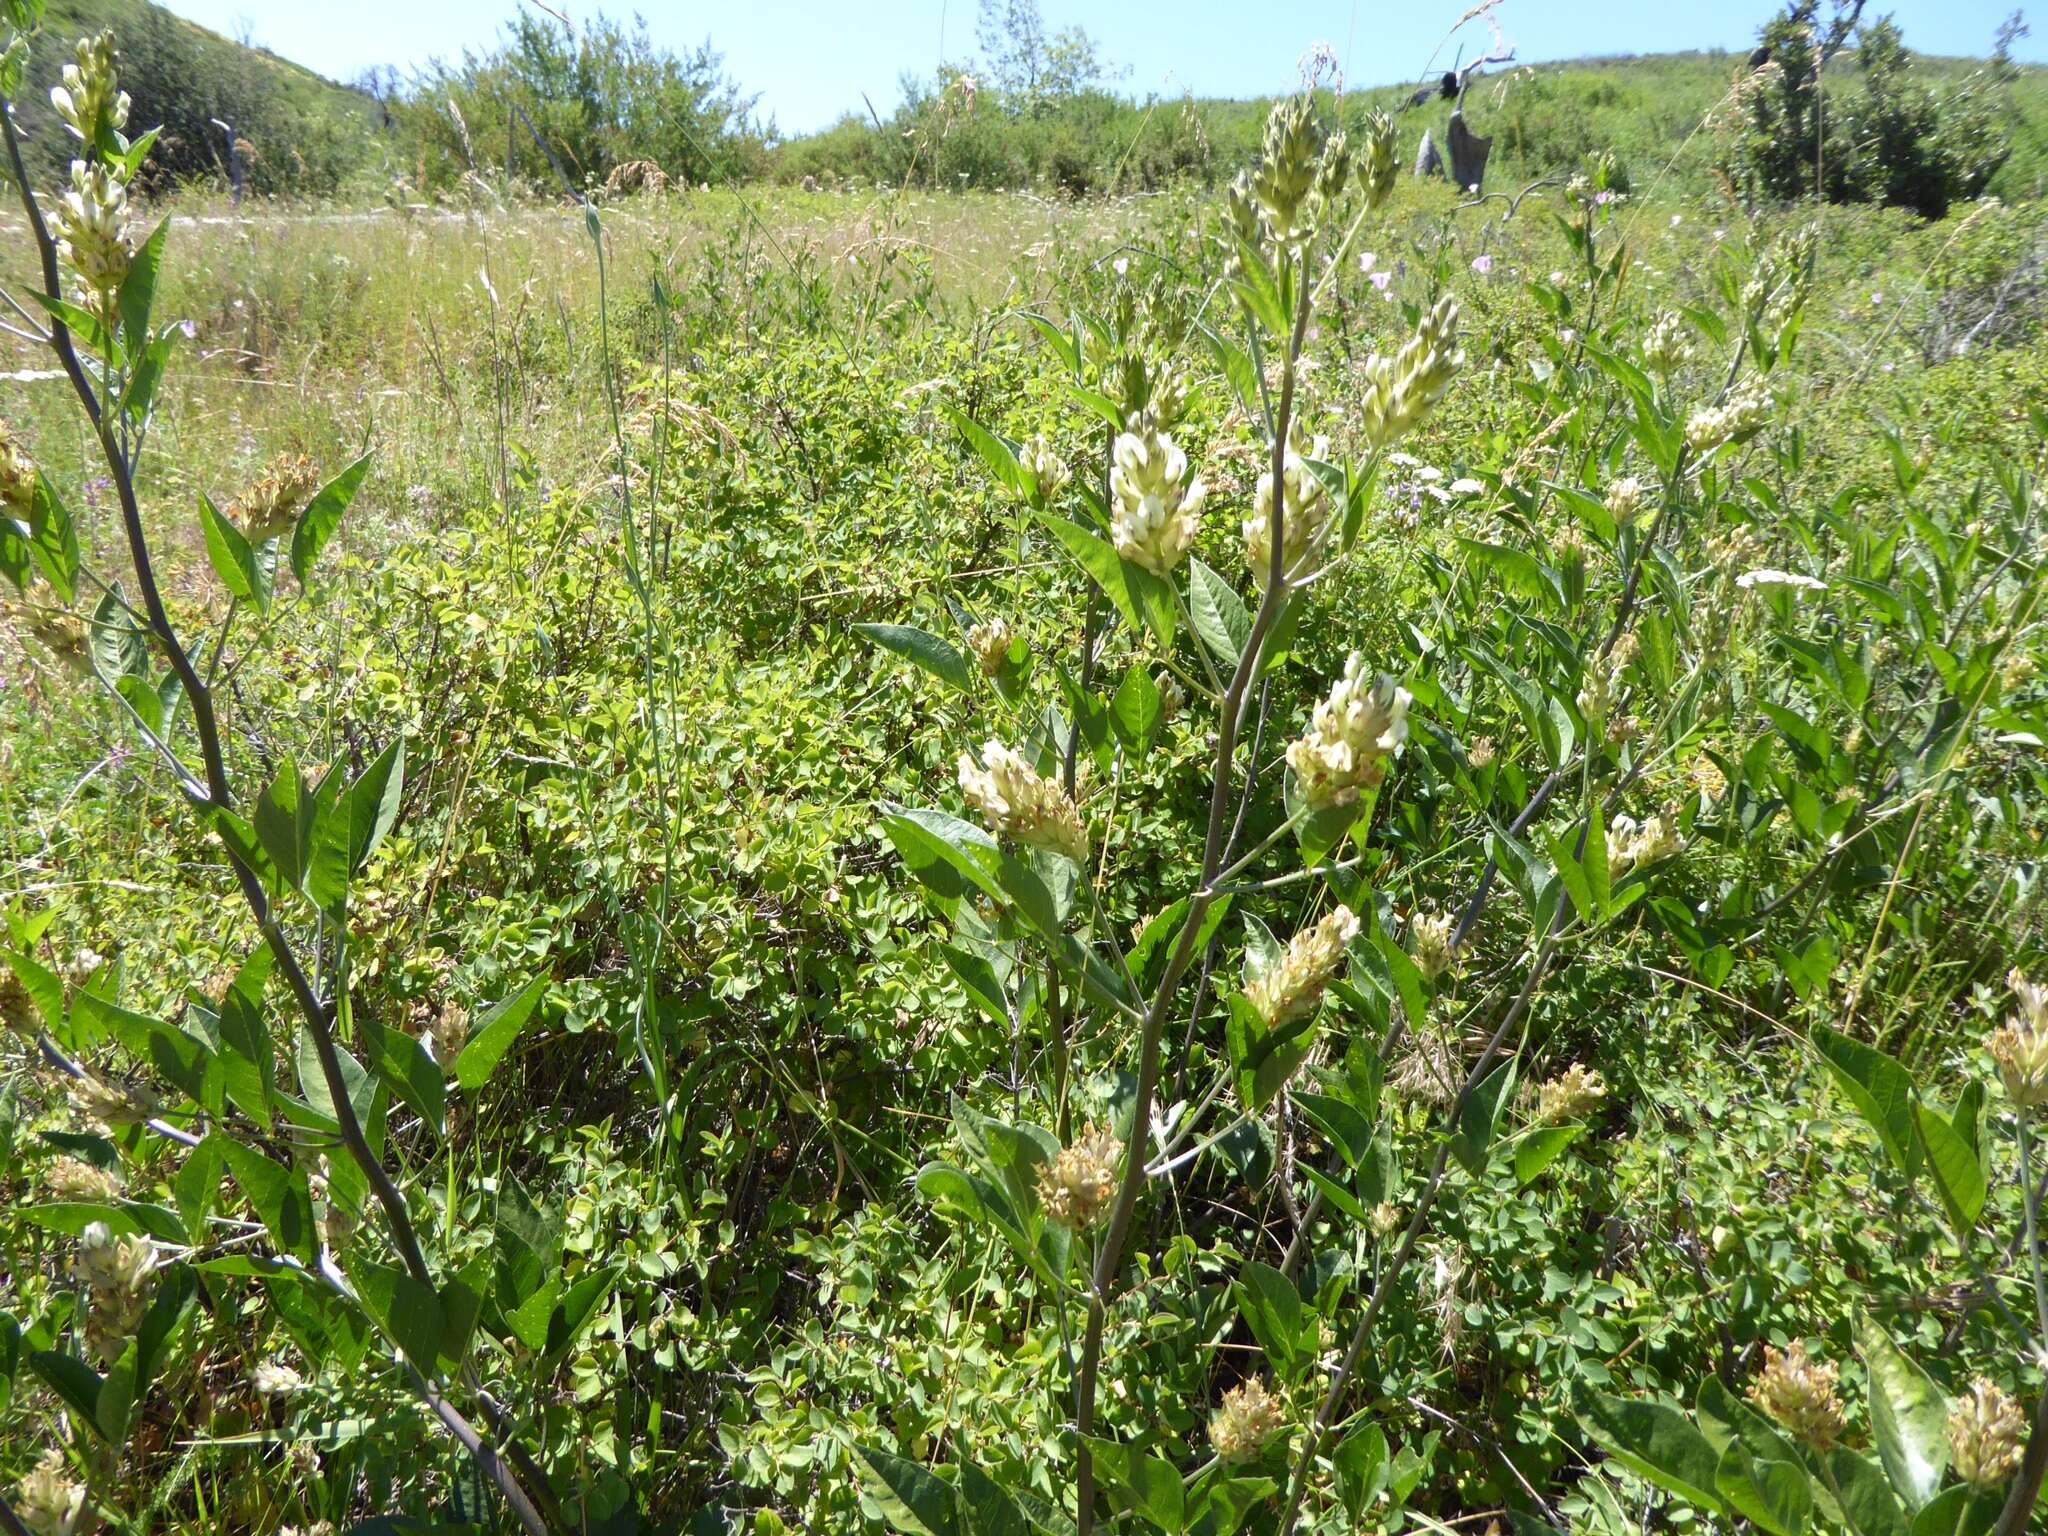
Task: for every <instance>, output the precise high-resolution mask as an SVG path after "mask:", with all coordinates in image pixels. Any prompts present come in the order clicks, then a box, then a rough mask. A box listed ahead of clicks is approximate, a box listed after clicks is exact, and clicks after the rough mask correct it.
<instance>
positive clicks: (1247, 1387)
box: [1209, 1376, 1287, 1465]
mask: <svg viewBox="0 0 2048 1536" xmlns="http://www.w3.org/2000/svg"><path fill="white" fill-rule="evenodd" d="M1286 1428H1287V1406H1286V1404H1285V1403H1283V1402H1282V1401H1281V1400H1280V1399H1279V1398H1278V1397H1276V1396H1275V1395H1274V1394H1273V1393H1272V1392H1271V1391H1269V1390H1268V1389H1267V1387H1266V1384H1265V1382H1263V1381H1261V1380H1260V1379H1259V1378H1258V1377H1256V1376H1253V1377H1251V1378H1249V1379H1247V1380H1245V1381H1243V1382H1241V1383H1239V1384H1238V1385H1237V1386H1234V1387H1232V1388H1231V1389H1230V1390H1229V1391H1228V1392H1226V1393H1224V1394H1223V1405H1222V1406H1221V1407H1220V1408H1218V1409H1217V1410H1216V1412H1215V1413H1214V1414H1212V1415H1211V1416H1210V1418H1209V1446H1210V1448H1211V1449H1212V1450H1214V1451H1215V1452H1216V1459H1217V1460H1219V1461H1221V1462H1223V1463H1224V1464H1225V1465H1237V1464H1240V1463H1243V1462H1247V1461H1253V1460H1256V1459H1257V1458H1258V1456H1259V1453H1260V1452H1262V1451H1264V1450H1265V1448H1266V1447H1267V1446H1268V1445H1270V1444H1271V1443H1272V1441H1273V1437H1274V1436H1276V1435H1278V1434H1280V1433H1281V1432H1282V1431H1283V1430H1285V1429H1286Z"/></svg>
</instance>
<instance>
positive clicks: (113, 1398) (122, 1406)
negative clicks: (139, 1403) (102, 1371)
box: [92, 1341, 136, 1445]
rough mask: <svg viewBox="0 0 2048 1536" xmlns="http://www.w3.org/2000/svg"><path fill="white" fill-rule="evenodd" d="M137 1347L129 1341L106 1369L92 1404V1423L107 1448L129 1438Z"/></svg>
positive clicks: (133, 1402) (133, 1405) (133, 1399)
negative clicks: (98, 1392) (96, 1396)
mask: <svg viewBox="0 0 2048 1536" xmlns="http://www.w3.org/2000/svg"><path fill="white" fill-rule="evenodd" d="M135 1361H136V1347H135V1344H134V1343H133V1341H131V1342H130V1343H129V1345H128V1347H127V1348H126V1349H124V1350H122V1351H121V1354H120V1358H118V1359H117V1360H115V1361H114V1363H113V1364H112V1365H109V1366H108V1367H107V1374H106V1376H105V1377H104V1378H102V1380H101V1381H100V1394H99V1396H98V1398H96V1399H95V1400H94V1402H93V1410H92V1418H93V1423H94V1424H96V1425H97V1426H98V1427H99V1432H100V1436H101V1438H103V1439H104V1440H105V1441H106V1442H107V1444H109V1445H119V1444H120V1443H121V1442H122V1441H123V1440H126V1439H127V1438H128V1416H129V1415H130V1414H131V1413H133V1412H134V1411H135V1387H136V1382H135V1376H136V1366H135Z"/></svg>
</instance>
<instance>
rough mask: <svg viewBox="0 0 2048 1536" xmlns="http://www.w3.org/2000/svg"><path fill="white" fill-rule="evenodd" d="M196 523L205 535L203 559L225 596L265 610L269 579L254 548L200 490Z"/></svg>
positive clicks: (268, 593)
mask: <svg viewBox="0 0 2048 1536" xmlns="http://www.w3.org/2000/svg"><path fill="white" fill-rule="evenodd" d="M199 523H200V527H201V528H202V529H203V530H204V531H205V534H206V558H207V560H208V562H209V563H211V564H212V566H213V574H214V575H215V576H217V577H219V578H220V584H221V585H222V586H223V587H225V588H226V589H227V594H228V596H230V597H232V598H237V599H239V600H240V601H242V602H245V603H249V604H251V605H253V606H254V607H255V608H256V610H257V611H258V612H259V613H263V612H268V611H269V608H270V581H269V577H268V574H267V572H266V571H265V569H264V567H263V565H262V563H261V562H259V561H258V560H257V558H256V551H255V549H254V548H253V547H252V546H251V545H250V543H249V541H248V540H247V539H245V538H243V537H242V530H241V529H239V528H237V527H236V526H235V525H234V524H233V523H232V522H230V521H229V520H228V518H227V516H226V514H224V513H223V512H222V511H221V510H220V508H219V507H217V506H215V505H214V504H213V498H212V497H211V496H209V495H207V494H206V492H204V491H201V492H200V493H199Z"/></svg>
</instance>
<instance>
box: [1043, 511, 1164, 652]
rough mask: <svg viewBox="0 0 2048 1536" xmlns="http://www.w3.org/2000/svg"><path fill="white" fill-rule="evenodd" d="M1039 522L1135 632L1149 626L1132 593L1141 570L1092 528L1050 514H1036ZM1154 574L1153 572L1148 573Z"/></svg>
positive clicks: (1147, 573)
mask: <svg viewBox="0 0 2048 1536" xmlns="http://www.w3.org/2000/svg"><path fill="white" fill-rule="evenodd" d="M1033 515H1034V516H1035V517H1036V518H1037V519H1038V521H1039V522H1041V523H1043V524H1044V525H1045V526H1046V527H1047V528H1048V529H1049V530H1051V532H1052V535H1053V537H1054V538H1056V539H1058V540H1059V541H1060V543H1061V544H1062V545H1064V546H1065V547H1066V551H1067V553H1068V554H1070V555H1072V556H1073V557H1074V563H1075V564H1076V565H1078V566H1080V567H1081V569H1082V570H1083V571H1084V572H1086V573H1087V575H1088V577H1089V579H1090V580H1092V581H1093V582H1094V583H1095V585H1096V586H1098V587H1100V588H1101V589H1102V592H1103V595H1104V596H1105V597H1107V598H1108V599H1109V600H1110V602H1111V603H1113V604H1115V606H1116V611H1117V613H1118V614H1119V615H1121V616H1122V618H1123V621H1124V622H1125V623H1126V624H1128V625H1130V627H1131V628H1132V630H1134V631H1137V630H1142V629H1144V627H1145V617H1144V614H1143V613H1141V612H1140V611H1139V607H1138V599H1137V596H1136V594H1135V593H1133V592H1132V590H1131V582H1130V574H1129V573H1130V572H1131V571H1132V570H1136V569H1138V567H1136V566H1132V565H1131V564H1130V563H1129V562H1128V561H1126V560H1124V559H1122V558H1121V557H1120V556H1119V555H1118V554H1117V552H1116V550H1115V548H1114V547H1113V546H1112V545H1111V544H1110V543H1109V542H1108V541H1107V540H1106V539H1103V538H1101V537H1100V536H1098V535H1097V534H1096V533H1095V532H1093V531H1092V530H1091V529H1087V528H1083V527H1082V526H1081V525H1080V524H1079V523H1075V522H1069V521H1068V520H1067V519H1066V518H1064V517H1058V516H1055V515H1054V514H1052V513H1050V512H1034V513H1033ZM1145 574H1146V575H1150V574H1151V573H1150V572H1149V571H1147V572H1145Z"/></svg>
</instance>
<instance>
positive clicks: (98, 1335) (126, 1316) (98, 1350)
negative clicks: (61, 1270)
mask: <svg viewBox="0 0 2048 1536" xmlns="http://www.w3.org/2000/svg"><path fill="white" fill-rule="evenodd" d="M78 1242H79V1249H78V1257H77V1259H76V1260H75V1261H74V1262H73V1264H72V1273H73V1274H74V1275H75V1276H76V1277H77V1279H78V1283H79V1285H80V1287H81V1288H82V1289H83V1290H84V1292H85V1296H84V1308H83V1310H84V1313H85V1343H86V1347H87V1348H88V1349H89V1350H91V1351H92V1353H93V1354H95V1355H97V1356H98V1357H99V1358H100V1359H102V1360H106V1361H113V1360H118V1359H119V1358H120V1357H121V1351H122V1350H124V1349H126V1348H127V1347H128V1341H129V1340H130V1339H132V1338H134V1337H135V1330H136V1329H137V1328H139V1327H141V1326H142V1319H143V1315H144V1314H145V1313H147V1312H148V1311H149V1301H150V1291H151V1289H152V1287H151V1283H150V1276H151V1274H153V1273H154V1272H155V1270H156V1250H155V1249H154V1248H152V1247H150V1245H149V1240H148V1239H147V1238H143V1237H116V1236H114V1235H113V1233H112V1232H111V1231H109V1230H108V1228H107V1224H106V1223H105V1222H103V1221H96V1222H93V1223H92V1224H91V1225H90V1226H88V1227H87V1228H86V1229H85V1230H84V1231H83V1232H82V1233H80V1234H79V1238H78Z"/></svg>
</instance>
